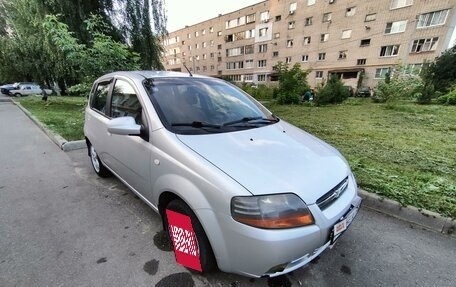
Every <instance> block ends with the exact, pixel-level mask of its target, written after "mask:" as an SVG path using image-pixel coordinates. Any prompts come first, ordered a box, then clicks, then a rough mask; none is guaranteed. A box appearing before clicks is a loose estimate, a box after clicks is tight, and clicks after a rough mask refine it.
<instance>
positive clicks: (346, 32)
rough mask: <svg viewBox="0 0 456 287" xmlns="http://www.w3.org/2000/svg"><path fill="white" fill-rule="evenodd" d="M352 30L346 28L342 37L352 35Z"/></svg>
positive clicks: (345, 37)
mask: <svg viewBox="0 0 456 287" xmlns="http://www.w3.org/2000/svg"><path fill="white" fill-rule="evenodd" d="M351 34H352V30H344V31H342V39H348V38H350V37H351Z"/></svg>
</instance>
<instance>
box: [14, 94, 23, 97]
mask: <svg viewBox="0 0 456 287" xmlns="http://www.w3.org/2000/svg"><path fill="white" fill-rule="evenodd" d="M14 96H15V97H17V98H20V97H22V95H21V94H19V93H15V94H14Z"/></svg>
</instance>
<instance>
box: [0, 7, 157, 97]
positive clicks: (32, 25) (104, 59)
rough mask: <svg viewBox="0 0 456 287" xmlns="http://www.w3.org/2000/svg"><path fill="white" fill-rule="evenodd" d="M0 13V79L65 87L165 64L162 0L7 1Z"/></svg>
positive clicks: (1, 80) (2, 80) (0, 80)
mask: <svg viewBox="0 0 456 287" xmlns="http://www.w3.org/2000/svg"><path fill="white" fill-rule="evenodd" d="M125 7H129V9H123V8H125ZM93 15H96V16H93ZM0 16H1V17H0V82H13V81H25V80H27V81H37V82H41V83H47V84H52V83H55V82H57V83H59V86H60V87H61V88H62V89H64V88H65V87H66V86H71V85H73V84H75V83H80V82H82V81H85V80H88V79H90V78H91V79H93V78H94V77H97V76H100V75H101V74H103V73H105V72H109V71H113V70H131V69H140V68H143V69H151V68H155V69H160V68H162V67H163V66H162V64H161V58H160V55H161V49H162V48H161V46H160V42H159V40H158V39H159V35H162V34H164V33H166V27H165V26H166V17H165V13H164V9H163V0H98V1H93V0H78V1H60V0H9V1H1V2H0ZM157 33H159V34H157Z"/></svg>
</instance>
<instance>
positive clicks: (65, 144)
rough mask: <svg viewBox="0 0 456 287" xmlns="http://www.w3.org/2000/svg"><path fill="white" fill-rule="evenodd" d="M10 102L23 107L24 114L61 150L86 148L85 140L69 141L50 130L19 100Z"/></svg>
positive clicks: (20, 107)
mask: <svg viewBox="0 0 456 287" xmlns="http://www.w3.org/2000/svg"><path fill="white" fill-rule="evenodd" d="M8 100H9V101H10V102H12V103H13V104H15V105H16V106H17V107H18V108H19V109H21V110H22V111H23V112H24V114H26V115H27V116H28V117H29V118H30V119H31V120H32V122H34V123H35V124H36V125H37V126H38V127H39V128H40V129H41V130H42V131H43V132H44V133H45V134H46V135H47V136H48V137H49V138H50V139H51V141H52V142H54V143H55V144H56V145H57V146H58V147H59V148H60V149H61V150H63V151H64V152H67V151H72V150H77V149H83V148H86V142H85V140H79V141H70V142H69V141H67V140H66V139H64V138H63V137H61V136H60V135H59V134H56V133H54V132H53V131H51V130H49V129H48V128H47V127H46V126H45V125H44V124H43V123H42V122H40V121H39V120H38V119H37V118H36V117H35V116H34V115H32V114H31V113H30V112H29V111H28V110H27V109H26V108H24V107H23V106H22V105H21V104H20V103H19V102H16V101H14V100H11V99H8Z"/></svg>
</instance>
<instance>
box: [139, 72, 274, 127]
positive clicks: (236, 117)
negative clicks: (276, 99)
mask: <svg viewBox="0 0 456 287" xmlns="http://www.w3.org/2000/svg"><path fill="white" fill-rule="evenodd" d="M144 86H145V88H146V90H147V91H148V93H149V97H150V99H151V101H152V103H153V104H154V106H155V107H156V110H157V112H158V114H159V116H160V119H161V121H162V122H163V124H164V126H165V127H166V128H167V129H168V130H170V131H172V132H175V133H179V134H207V133H222V132H232V131H237V130H243V129H251V128H258V127H263V126H266V125H270V124H274V123H276V122H277V121H278V118H276V117H275V116H274V115H272V114H271V113H270V112H269V111H268V110H267V109H265V108H264V107H263V106H261V105H260V104H258V103H257V102H256V101H255V100H253V99H252V98H251V97H250V96H249V95H247V94H246V93H244V92H243V91H242V90H240V89H239V88H237V87H236V86H234V85H231V84H228V83H226V82H225V81H222V80H219V79H212V78H193V77H188V78H154V79H148V80H145V81H144Z"/></svg>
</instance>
